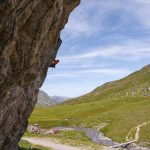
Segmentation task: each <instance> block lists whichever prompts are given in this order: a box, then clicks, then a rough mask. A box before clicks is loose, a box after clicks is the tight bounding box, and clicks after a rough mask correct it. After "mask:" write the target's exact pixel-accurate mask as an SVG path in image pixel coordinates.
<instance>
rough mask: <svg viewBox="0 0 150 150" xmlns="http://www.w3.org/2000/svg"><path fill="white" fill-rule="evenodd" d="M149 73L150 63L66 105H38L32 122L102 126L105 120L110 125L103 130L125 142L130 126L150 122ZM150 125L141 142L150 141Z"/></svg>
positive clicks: (45, 125)
mask: <svg viewBox="0 0 150 150" xmlns="http://www.w3.org/2000/svg"><path fill="white" fill-rule="evenodd" d="M149 72H150V65H149V66H147V67H145V68H143V69H142V70H140V71H138V72H135V73H133V74H131V75H130V76H128V77H126V78H124V79H121V80H118V81H115V82H111V83H107V84H104V85H103V86H101V87H98V88H97V89H95V90H94V91H93V92H91V93H89V94H87V95H84V96H82V97H79V98H77V99H74V100H69V101H67V102H65V103H63V104H62V105H57V106H53V107H47V108H42V107H41V108H40V107H38V108H36V109H35V110H34V112H33V114H32V116H31V118H30V120H29V121H30V123H31V124H35V123H37V124H39V125H40V126H41V127H42V128H52V127H57V126H80V127H88V128H98V127H99V126H101V124H103V123H104V124H106V126H105V127H104V128H102V129H101V131H102V132H103V133H104V134H105V135H106V136H108V137H110V138H112V139H113V140H114V141H118V142H124V141H125V137H126V135H127V134H128V132H129V131H130V129H132V128H134V127H135V126H137V125H139V124H141V123H143V122H148V121H150V117H149V116H150V90H148V88H149V87H150V73H149ZM145 95H146V96H145ZM147 128H148V127H143V129H144V130H142V133H141V139H140V140H141V142H146V143H149V139H150V137H149V135H150V130H149V128H148V129H147ZM59 136H60V137H61V135H59ZM61 138H62V137H61ZM147 146H149V145H148V144H147Z"/></svg>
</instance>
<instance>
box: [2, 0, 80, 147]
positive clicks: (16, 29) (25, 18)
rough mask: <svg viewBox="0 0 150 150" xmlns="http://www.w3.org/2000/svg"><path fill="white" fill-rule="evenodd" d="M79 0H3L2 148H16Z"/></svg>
mask: <svg viewBox="0 0 150 150" xmlns="http://www.w3.org/2000/svg"><path fill="white" fill-rule="evenodd" d="M79 1H80V0H0V150H17V149H18V141H19V140H20V138H21V137H22V135H23V133H24V132H25V130H26V127H27V122H28V121H27V120H28V117H29V116H30V115H31V112H32V111H33V108H34V105H35V103H36V101H37V94H38V91H39V88H40V87H41V85H42V83H43V81H44V79H45V77H46V74H47V69H48V66H49V64H50V63H51V60H52V58H54V57H55V55H56V53H57V50H58V48H59V46H60V44H61V39H60V31H61V30H62V29H63V27H64V25H65V23H67V19H68V16H69V14H70V12H71V11H72V10H73V9H74V8H75V7H76V6H77V5H78V4H79Z"/></svg>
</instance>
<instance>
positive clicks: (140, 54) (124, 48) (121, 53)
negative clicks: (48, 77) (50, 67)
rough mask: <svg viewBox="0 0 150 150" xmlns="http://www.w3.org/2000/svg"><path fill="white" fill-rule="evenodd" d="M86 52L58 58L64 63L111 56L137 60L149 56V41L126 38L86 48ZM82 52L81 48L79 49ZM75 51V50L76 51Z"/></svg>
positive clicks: (119, 58)
mask: <svg viewBox="0 0 150 150" xmlns="http://www.w3.org/2000/svg"><path fill="white" fill-rule="evenodd" d="M86 51H87V52H84V53H80V54H75V55H70V56H61V57H60V59H61V60H62V61H63V63H64V64H66V63H70V62H72V63H73V62H76V61H79V62H83V61H85V60H87V59H88V60H89V59H94V58H113V59H116V60H117V59H118V60H126V61H132V60H138V59H143V58H150V41H149V40H144V41H143V40H142V41H139V40H126V41H125V42H124V43H121V44H116V45H111V46H108V47H94V48H91V49H87V50H86ZM81 52H82V50H81ZM76 53H77V51H76Z"/></svg>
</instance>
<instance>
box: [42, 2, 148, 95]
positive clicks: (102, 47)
mask: <svg viewBox="0 0 150 150" xmlns="http://www.w3.org/2000/svg"><path fill="white" fill-rule="evenodd" d="M61 38H62V40H63V43H62V45H61V47H60V49H59V52H58V55H57V58H58V59H60V63H59V64H58V65H57V67H56V69H49V71H48V76H47V78H46V80H45V82H44V84H43V86H42V88H41V89H42V90H44V91H45V92H47V93H48V94H49V95H61V96H69V97H76V96H79V95H83V94H85V93H88V92H90V91H92V90H93V89H94V88H96V87H98V86H100V85H102V84H103V83H105V82H108V81H112V80H117V79H120V78H123V77H125V76H127V75H128V74H130V73H132V72H134V71H136V70H139V69H140V68H142V67H143V66H145V65H147V64H150V0H81V4H80V5H79V7H78V8H76V9H75V10H74V11H73V13H72V14H71V16H70V18H69V22H68V24H67V25H66V26H65V29H64V30H63V31H62V33H61Z"/></svg>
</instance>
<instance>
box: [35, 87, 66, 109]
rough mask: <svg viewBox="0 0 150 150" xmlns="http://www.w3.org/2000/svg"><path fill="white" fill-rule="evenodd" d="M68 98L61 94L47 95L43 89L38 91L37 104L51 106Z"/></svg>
mask: <svg viewBox="0 0 150 150" xmlns="http://www.w3.org/2000/svg"><path fill="white" fill-rule="evenodd" d="M67 99H69V98H68V97H63V96H49V95H48V94H47V93H45V92H44V91H41V90H40V91H39V94H38V100H37V104H36V105H37V106H53V105H56V104H59V103H62V102H64V101H65V100H67Z"/></svg>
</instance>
